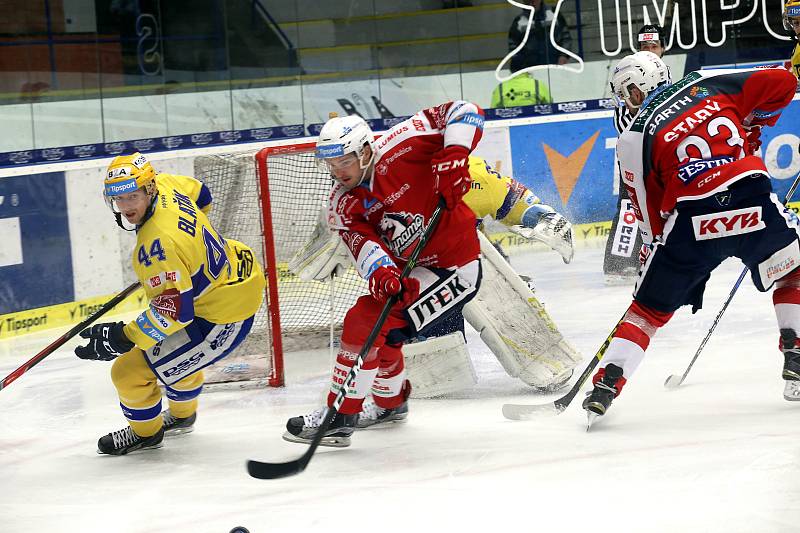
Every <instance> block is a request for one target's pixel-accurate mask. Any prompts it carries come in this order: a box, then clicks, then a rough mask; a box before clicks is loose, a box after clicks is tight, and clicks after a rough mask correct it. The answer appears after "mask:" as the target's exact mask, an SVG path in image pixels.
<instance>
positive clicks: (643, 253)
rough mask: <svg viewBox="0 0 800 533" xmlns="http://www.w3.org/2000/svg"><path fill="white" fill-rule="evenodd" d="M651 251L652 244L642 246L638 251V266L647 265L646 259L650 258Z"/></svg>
mask: <svg viewBox="0 0 800 533" xmlns="http://www.w3.org/2000/svg"><path fill="white" fill-rule="evenodd" d="M652 251H653V245H652V244H642V247H641V248H640V249H639V264H640V265H642V266H644V264H645V263H647V259H648V258H649V257H650V252H652Z"/></svg>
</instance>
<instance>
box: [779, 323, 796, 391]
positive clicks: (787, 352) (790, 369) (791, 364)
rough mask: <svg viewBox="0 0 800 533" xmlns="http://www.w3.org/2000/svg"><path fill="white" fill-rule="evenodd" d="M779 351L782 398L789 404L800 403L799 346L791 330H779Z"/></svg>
mask: <svg viewBox="0 0 800 533" xmlns="http://www.w3.org/2000/svg"><path fill="white" fill-rule="evenodd" d="M781 351H782V352H783V379H784V381H785V382H786V383H785V384H784V387H783V397H784V399H786V400H789V401H790V402H797V401H800V346H797V334H796V333H795V331H794V330H793V329H782V330H781Z"/></svg>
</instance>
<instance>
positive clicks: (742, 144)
mask: <svg viewBox="0 0 800 533" xmlns="http://www.w3.org/2000/svg"><path fill="white" fill-rule="evenodd" d="M796 86H797V80H796V79H795V77H794V76H793V75H792V74H791V73H790V72H788V71H786V70H784V69H781V68H777V69H747V70H706V71H699V72H692V73H690V74H688V75H687V76H685V77H684V78H683V79H681V80H679V81H678V82H676V83H674V84H672V85H669V86H666V87H664V88H658V89H656V90H655V91H654V92H653V93H651V95H650V96H648V99H647V100H645V103H644V105H643V106H642V108H641V110H640V111H639V114H638V115H636V117H635V119H634V121H633V122H632V123H631V125H630V126H629V127H628V129H626V130H625V131H623V132H622V134H621V135H620V137H619V140H618V141H617V157H618V159H619V165H620V173H621V175H622V179H623V183H624V184H625V187H626V189H627V190H628V192H629V194H630V198H631V200H632V201H633V203H634V206H635V210H636V214H637V217H638V218H639V220H640V224H639V227H640V229H641V231H642V237H643V238H644V241H645V242H646V243H650V242H652V241H653V239H655V238H657V237H658V236H660V235H661V234H662V233H663V231H664V224H665V221H666V219H667V218H668V217H669V215H670V213H671V212H672V211H673V210H674V209H675V205H676V204H677V203H678V202H681V201H686V200H694V199H700V198H706V197H708V196H711V195H713V194H716V193H718V192H720V191H723V190H725V189H727V188H728V186H729V185H730V184H731V183H733V182H735V181H738V180H741V179H744V178H747V177H750V176H754V175H762V174H765V175H768V172H767V168H766V166H765V165H764V162H763V161H762V160H761V158H759V157H757V156H755V155H752V154H749V153H748V149H747V137H746V131H745V129H744V127H743V124H748V125H750V124H752V125H761V126H771V125H774V124H775V122H776V121H777V120H778V117H779V115H780V111H781V110H782V109H783V108H784V107H786V106H787V105H788V104H789V102H790V101H791V100H792V97H793V96H794V93H795V88H796Z"/></svg>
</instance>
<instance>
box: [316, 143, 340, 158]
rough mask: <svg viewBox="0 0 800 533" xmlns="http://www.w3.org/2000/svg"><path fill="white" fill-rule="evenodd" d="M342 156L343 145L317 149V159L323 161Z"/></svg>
mask: <svg viewBox="0 0 800 533" xmlns="http://www.w3.org/2000/svg"><path fill="white" fill-rule="evenodd" d="M343 155H344V145H342V144H331V145H328V146H318V147H317V157H319V158H320V159H325V158H327V157H339V156H343Z"/></svg>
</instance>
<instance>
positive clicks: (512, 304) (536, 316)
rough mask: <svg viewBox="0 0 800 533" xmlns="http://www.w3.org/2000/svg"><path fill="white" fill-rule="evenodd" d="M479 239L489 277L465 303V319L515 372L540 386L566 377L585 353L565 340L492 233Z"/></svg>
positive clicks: (511, 373)
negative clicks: (500, 251) (491, 239)
mask: <svg viewBox="0 0 800 533" xmlns="http://www.w3.org/2000/svg"><path fill="white" fill-rule="evenodd" d="M479 239H480V241H481V253H482V254H483V261H482V267H483V281H482V283H481V287H480V290H479V291H478V294H477V295H476V296H475V299H474V300H473V301H472V302H470V303H469V304H468V305H466V306H465V307H464V318H465V319H466V320H467V322H469V323H470V325H471V326H472V327H473V328H475V329H476V330H477V331H478V332H480V336H481V339H482V340H483V341H484V342H485V343H486V345H487V346H489V348H490V349H491V350H492V352H493V353H494V355H495V356H496V357H497V359H498V361H500V364H501V365H502V366H503V368H504V369H505V370H506V372H508V374H509V375H510V376H512V377H518V378H520V379H521V380H522V381H524V382H525V383H527V384H529V385H532V386H534V387H538V388H546V387H549V386H552V385H554V384H555V383H558V382H560V381H563V380H564V379H565V377H566V376H569V374H570V372H571V371H572V369H573V368H575V366H576V365H577V364H578V363H579V362H581V361H582V360H583V357H582V356H581V355H580V354H579V353H578V352H577V351H576V350H575V349H574V348H573V347H572V346H570V345H569V343H568V342H567V341H566V340H564V337H563V336H562V335H561V333H560V332H559V331H558V328H557V327H556V325H555V323H554V322H553V320H552V318H550V315H549V314H548V313H547V311H546V310H545V309H544V307H543V306H542V304H541V303H540V302H539V300H537V299H536V296H534V294H533V292H532V291H531V290H530V288H529V287H528V284H527V283H525V282H524V281H523V280H522V279H520V277H519V276H518V275H517V274H516V273H515V272H514V270H513V269H512V268H511V265H509V264H508V263H507V262H506V261H505V260H503V258H502V257H500V254H498V253H497V251H496V250H495V249H494V247H492V245H491V243H490V242H489V240H488V239H487V238H486V237H484V236H483V235H479Z"/></svg>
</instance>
